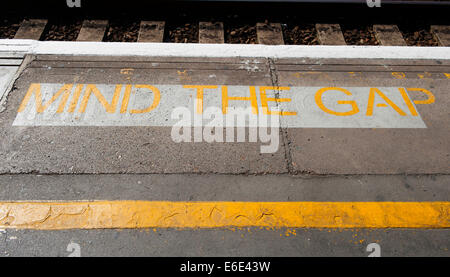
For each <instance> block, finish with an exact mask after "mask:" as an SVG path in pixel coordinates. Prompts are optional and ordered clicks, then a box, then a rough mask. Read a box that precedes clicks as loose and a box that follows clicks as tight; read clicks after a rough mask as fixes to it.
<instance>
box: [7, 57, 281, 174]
mask: <svg viewBox="0 0 450 277" xmlns="http://www.w3.org/2000/svg"><path fill="white" fill-rule="evenodd" d="M86 59H87V58H80V60H81V61H85V60H86ZM88 60H89V58H88ZM109 64H110V63H106V62H103V63H97V64H93V65H92V66H91V67H87V68H86V67H76V66H75V67H70V66H71V65H73V61H67V62H65V61H58V62H54V63H52V64H50V63H48V64H45V65H43V64H42V63H41V62H40V61H36V62H32V63H31V64H30V65H29V67H28V68H26V69H25V70H24V72H23V74H22V75H21V78H20V79H19V80H18V81H17V83H16V87H17V88H16V89H15V90H13V91H12V92H11V93H10V95H9V97H8V103H7V109H6V111H5V112H3V113H1V114H0V124H1V125H2V128H1V134H0V136H1V137H2V140H1V153H0V156H1V160H2V162H1V163H0V168H1V169H0V171H1V172H3V173H6V172H9V173H25V172H28V173H30V172H39V173H120V172H122V173H125V172H127V173H185V172H197V173H205V172H217V173H268V172H271V173H283V172H286V163H285V162H284V158H285V157H284V151H282V150H281V151H278V152H276V153H272V154H261V152H260V145H261V143H256V142H255V143H253V142H247V143H231V142H230V143H207V142H196V143H193V142H192V143H176V142H174V141H173V139H172V138H171V129H172V128H170V127H151V126H149V127H138V128H135V127H123V126H122V127H118V126H115V127H42V126H39V127H20V126H12V124H13V122H14V119H15V117H16V115H17V111H18V109H19V106H20V103H21V102H22V101H23V98H24V96H25V95H26V92H27V91H28V89H29V87H30V84H32V83H86V84H87V83H92V84H100V83H102V84H119V83H120V84H169V85H170V84H173V85H195V84H200V85H216V84H229V85H234V84H243V83H251V84H255V85H268V86H270V85H271V84H272V80H271V76H270V74H269V73H268V72H269V71H268V65H267V63H266V61H265V60H251V61H250V60H245V59H243V60H240V61H239V62H235V61H232V62H231V63H227V62H226V61H225V62H223V69H220V68H219V69H216V70H211V69H208V68H207V67H205V64H206V66H212V65H208V63H204V62H202V61H198V62H192V60H191V61H189V60H188V59H187V60H185V61H179V62H178V63H169V64H168V65H169V66H168V67H166V68H164V67H163V66H164V65H161V64H160V61H155V62H154V63H152V62H148V63H144V66H142V63H141V66H140V67H139V68H133V67H130V63H129V62H127V61H126V60H122V61H120V60H116V62H114V63H113V64H115V66H114V67H110V66H109ZM185 93H186V94H195V90H194V89H186V92H185ZM205 94H206V93H205ZM162 97H163V98H164V95H163V96H162ZM44 100H48V99H44ZM33 101H34V100H33ZM109 101H110V100H109V99H108V102H109ZM162 101H163V100H162ZM164 101H165V100H164ZM173 104H174V105H173V107H174V108H175V107H176V106H177V104H176V103H173ZM280 149H281V147H280Z"/></svg>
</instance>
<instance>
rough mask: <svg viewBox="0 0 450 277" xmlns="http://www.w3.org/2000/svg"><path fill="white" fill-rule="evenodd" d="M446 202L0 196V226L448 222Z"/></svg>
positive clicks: (396, 225)
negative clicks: (6, 198)
mask: <svg viewBox="0 0 450 277" xmlns="http://www.w3.org/2000/svg"><path fill="white" fill-rule="evenodd" d="M449 214H450V202H158V201H92V202H0V228H17V229H43V230H58V229H97V228H220V227H250V226H255V227H271V228H282V227H291V228H449V227H450V220H449Z"/></svg>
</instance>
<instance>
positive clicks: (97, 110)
mask: <svg viewBox="0 0 450 277" xmlns="http://www.w3.org/2000/svg"><path fill="white" fill-rule="evenodd" d="M449 71H450V65H449V62H448V61H439V60H421V61H414V60H411V61H406V60H367V61H366V60H342V59H341V60H338V59H328V60H311V59H301V60H292V59H291V60H277V61H274V60H271V59H244V58H233V59H221V58H215V59H200V58H174V57H173V58H147V59H142V60H140V58H133V57H130V58H116V59H115V60H114V61H113V62H111V61H108V59H107V57H63V56H61V57H56V56H39V57H37V58H36V59H35V60H34V61H33V62H32V63H31V64H29V66H28V67H27V68H26V69H25V71H24V72H23V74H22V75H21V77H20V79H19V80H18V81H17V82H16V87H17V89H16V90H14V91H13V92H11V94H10V96H9V98H8V105H7V110H6V111H5V112H3V113H2V114H0V122H1V124H2V127H3V128H2V129H1V130H2V131H1V132H2V133H1V136H2V137H3V138H4V139H3V140H2V143H1V147H2V148H1V152H0V157H1V158H2V160H3V161H4V162H2V163H0V172H3V173H30V172H37V173H232V174H236V173H285V172H288V171H289V172H290V173H311V174H441V173H449V168H448V164H449V152H448V151H449V149H450V144H449V143H450V142H449V140H448V135H449V126H448V111H447V107H448V104H449V98H448V97H447V95H446V93H445V91H446V90H447V89H448V84H449V81H450V75H449V73H448V72H449ZM36 84H37V85H36ZM65 86H66V87H65ZM199 86H203V87H202V89H203V91H202V90H201V87H199ZM78 88H79V90H78ZM59 89H62V90H60V91H59ZM58 91H59V92H60V94H58V95H57V93H58ZM77 91H78V92H77ZM127 91H128V92H127ZM38 92H39V97H41V98H40V99H39V97H38ZM319 92H320V93H319ZM66 93H67V94H66ZM127 93H128V95H129V98H127ZM77 95H78V96H77ZM64 97H66V98H64ZM102 97H103V98H102ZM52 99H53V100H54V101H53V100H52ZM61 99H66V100H61ZM102 99H103V100H102ZM114 99H116V100H114ZM224 99H225V100H224ZM38 100H39V101H42V103H41V102H39V101H38ZM75 100H76V101H75ZM199 100H201V101H200V102H199ZM342 101H344V102H342ZM38 102H39V103H41V104H40V105H41V106H39V105H36V103H38ZM45 103H47V104H48V105H47V106H46V104H45ZM83 103H84V104H83ZM224 103H225V104H224ZM63 104H64V105H63ZM226 105H228V107H241V108H245V107H256V108H257V110H258V111H259V113H258V114H264V113H276V112H274V109H276V108H277V107H278V108H281V109H282V113H281V114H280V116H279V118H280V120H281V126H282V132H281V134H282V135H281V136H280V138H279V147H278V148H277V150H276V152H275V153H270V154H265V153H261V145H263V144H264V143H261V141H257V142H249V140H248V139H247V140H245V141H246V142H227V143H223V142H212V143H207V142H205V141H204V140H202V142H195V143H194V142H193V139H194V138H192V140H190V142H182V143H176V142H174V139H173V138H172V137H171V135H172V132H171V131H172V127H171V126H173V124H174V121H173V118H171V111H173V109H175V108H179V107H188V108H189V109H190V110H192V111H193V110H195V111H196V113H200V114H201V113H202V112H203V111H206V110H207V108H208V107H212V106H215V107H217V109H218V110H221V111H222V112H223V111H224V109H225V108H224V107H225V106H226ZM40 110H41V111H40ZM137 118H138V119H137ZM214 124H216V123H214ZM214 124H212V125H214ZM214 126H217V124H216V125H214ZM224 126H225V125H224ZM244 126H245V125H244ZM247 131H249V130H247ZM247 138H248V137H247Z"/></svg>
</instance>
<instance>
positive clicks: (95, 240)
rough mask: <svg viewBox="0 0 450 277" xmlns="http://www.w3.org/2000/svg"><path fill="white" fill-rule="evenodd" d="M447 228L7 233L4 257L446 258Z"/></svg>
mask: <svg viewBox="0 0 450 277" xmlns="http://www.w3.org/2000/svg"><path fill="white" fill-rule="evenodd" d="M449 233H450V231H449V230H448V229H436V230H404V229H391V230H370V229H362V230H318V229H278V230H266V229H259V228H245V229H241V230H239V229H233V230H215V229H212V230H172V229H167V230H161V229H158V230H121V231H117V230H66V231H39V230H5V232H4V233H1V232H0V240H2V241H4V243H2V244H0V256H12V257H14V256H59V257H61V256H62V257H67V256H69V255H70V254H72V253H73V250H71V251H68V250H67V246H68V245H69V244H70V243H77V244H78V245H79V246H80V256H81V257H88V256H152V257H180V256H189V257H216V256H217V257H223V256H227V257H228V256H230V257H287V256H289V257H304V256H308V257H317V256H328V257H336V256H352V257H367V256H369V255H370V254H371V251H369V252H368V251H367V246H368V245H369V244H370V243H373V242H375V243H378V244H379V245H380V248H381V253H380V254H381V257H391V256H392V257H448V256H449V254H448V248H449V246H450V245H449V241H448V236H449Z"/></svg>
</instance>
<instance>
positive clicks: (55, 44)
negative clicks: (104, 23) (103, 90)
mask: <svg viewBox="0 0 450 277" xmlns="http://www.w3.org/2000/svg"><path fill="white" fill-rule="evenodd" d="M0 45H7V46H10V50H11V51H14V48H15V47H17V48H20V50H22V51H23V47H24V46H27V54H35V55H70V56H137V57H144V56H145V57H199V58H200V57H203V58H206V57H209V58H236V57H242V58H274V59H281V58H322V59H333V58H334V59H337V58H339V59H403V60H409V59H415V60H417V59H432V60H433V59H439V60H450V47H412V46H327V45H323V46H322V45H318V46H309V45H275V46H271V45H257V44H256V45H246V44H244V45H243V44H199V43H186V44H185V43H129V42H72V41H34V40H15V39H4V40H0Z"/></svg>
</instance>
